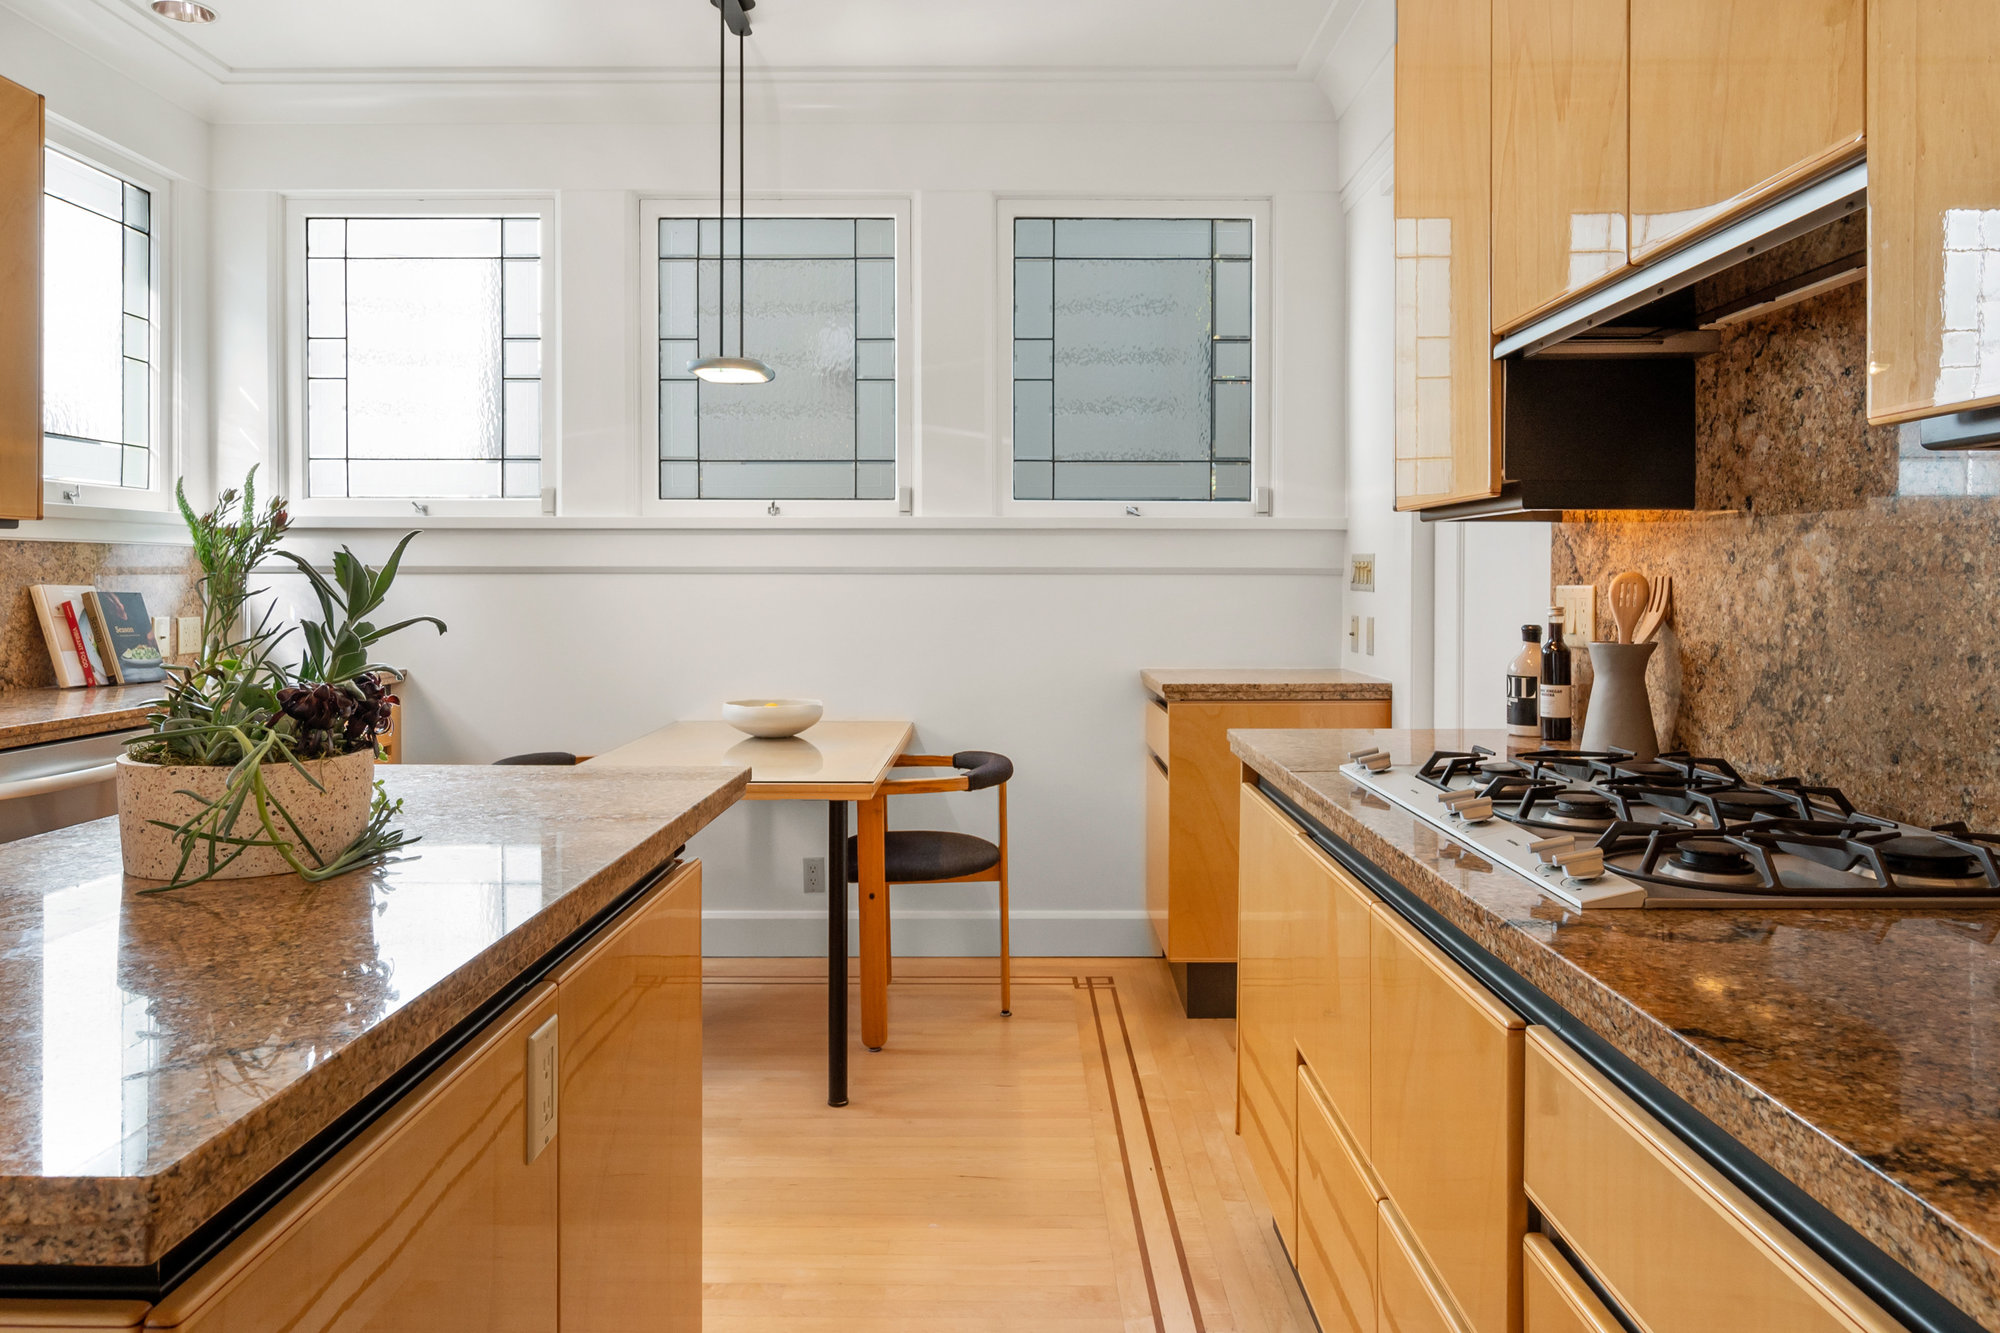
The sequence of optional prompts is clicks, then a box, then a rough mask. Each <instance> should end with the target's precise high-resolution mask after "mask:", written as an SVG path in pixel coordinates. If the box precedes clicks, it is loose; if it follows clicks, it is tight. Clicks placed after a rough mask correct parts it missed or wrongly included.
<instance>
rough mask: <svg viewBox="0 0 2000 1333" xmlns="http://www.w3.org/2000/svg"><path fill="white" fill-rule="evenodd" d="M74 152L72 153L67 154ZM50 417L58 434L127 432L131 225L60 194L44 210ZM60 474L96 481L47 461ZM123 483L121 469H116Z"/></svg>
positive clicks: (96, 436)
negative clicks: (126, 271) (126, 269)
mask: <svg viewBox="0 0 2000 1333" xmlns="http://www.w3.org/2000/svg"><path fill="white" fill-rule="evenodd" d="M65 160H67V159H65ZM44 226H45V228H46V236H45V240H44V250H43V261H42V281H43V289H42V400H43V405H42V421H43V424H44V427H45V429H47V430H49V431H50V432H52V433H54V434H57V435H74V436H78V437H81V438H84V439H92V440H116V439H119V438H121V437H122V436H123V435H124V404H125V397H124V384H125V380H124V375H125V371H124V366H123V364H122V360H123V358H122V355H121V354H122V352H123V350H124V341H125V334H124V329H125V315H124V304H125V303H124V279H123V277H122V276H121V275H122V272H123V264H124V249H123V247H124V241H123V232H124V230H125V229H124V228H123V227H121V226H119V225H118V224H117V223H116V222H113V221H111V220H110V219H108V218H102V217H99V216H97V215H96V214H95V213H91V212H88V211H86V210H84V209H82V208H78V207H77V206H76V205H74V204H69V203H64V202H62V201H60V200H55V199H51V200H49V201H47V207H46V209H45V211H44ZM46 470H47V471H48V472H49V473H50V475H52V476H64V477H70V478H71V479H72V480H77V481H89V480H93V478H91V477H82V476H73V475H72V474H70V473H64V472H59V471H56V470H55V468H54V465H53V464H51V466H50V467H49V468H48V469H46ZM111 477H112V481H113V484H115V483H116V478H117V469H116V467H115V465H114V467H113V468H112V472H111Z"/></svg>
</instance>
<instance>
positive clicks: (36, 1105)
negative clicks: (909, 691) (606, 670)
mask: <svg viewBox="0 0 2000 1333" xmlns="http://www.w3.org/2000/svg"><path fill="white" fill-rule="evenodd" d="M377 772H378V775H379V776H380V777H381V779H382V781H383V783H384V785H385V786H386V788H387V790H388V792H389V794H390V795H391V796H392V797H400V798H401V799H402V800H403V803H404V804H403V824H404V826H405V827H407V828H408V829H409V830H410V831H412V832H414V833H417V834H420V835H422V837H423V841H422V842H420V843H418V844H417V845H416V846H415V847H414V848H412V849H411V854H410V855H409V856H408V857H407V859H405V860H402V861H400V862H397V863H395V864H391V865H382V866H376V867H373V868H370V869H366V870H360V871H356V872H355V873H353V874H350V875H346V876H342V877H341V878H339V879H334V880H329V881H327V882H326V883H324V884H320V885H317V886H309V885H307V884H305V883H304V882H302V881H300V880H298V879H296V878H294V877H291V876H286V877H283V878H267V879H252V880H233V881H223V882H216V883H208V884H199V885H195V886H193V887H191V888H187V889H181V890H177V891H175V892H172V893H162V894H144V893H141V892H139V890H140V889H143V888H145V887H147V882H146V881H141V880H128V879H126V877H125V876H124V874H123V872H122V871H121V870H120V867H119V842H118V826H117V821H116V820H114V819H102V820H97V821H94V822H92V823H88V824H79V825H76V826H74V827H72V828H67V829H62V830H59V831H57V832H54V833H45V834H42V835H40V836H39V837H34V838H28V839H24V840H23V841H20V842H15V843H8V844H6V845H4V846H0V1014H4V1015H5V1022H4V1025H0V1070H5V1071H6V1073H5V1077H4V1078H0V1263H7V1264H77V1265H103V1266H138V1265H145V1264H150V1263H153V1262H155V1261H156V1260H158V1259H159V1258H160V1257H161V1256H162V1255H163V1254H165V1253H166V1252H167V1251H168V1250H169V1249H171V1248H172V1247H173V1246H174V1245H175V1244H176V1243H177V1242H179V1241H181V1240H183V1239H185V1238H186V1237H187V1236H188V1235H189V1233H191V1232H192V1231H193V1230H194V1229H195V1228H196V1227H197V1226H198V1225H199V1224H200V1223H202V1222H204V1221H206V1220H207V1219H208V1218H209V1217H211V1216H213V1215H215V1213H217V1212H218V1211H219V1210H220V1209H221V1208H222V1206H223V1205H224V1204H226V1203H228V1202H229V1200H231V1199H232V1198H234V1197H235V1196H236V1195H238V1194H239V1193H241V1192H242V1191H243V1190H244V1189H246V1188H248V1187H249V1186H251V1185H253V1184H254V1183H255V1182H256V1181H257V1180H259V1179H260V1178H261V1177H263V1176H264V1175H265V1174H266V1173H268V1172H269V1171H270V1170H271V1169H272V1168H273V1167H275V1166H277V1165H278V1163H280V1162H281V1161H283V1160H284V1159H285V1158H286V1157H287V1156H288V1155H289V1154H291V1153H292V1152H294V1151H296V1150H297V1149H298V1148H300V1147H302V1146H304V1145H305V1144H306V1142H307V1141H308V1140H310V1139H311V1138H312V1137H313V1135H314V1134H315V1133H317V1132H318V1131H319V1130H321V1129H323V1128H325V1127H326V1126H327V1125H328V1124H329V1123H330V1122H331V1121H332V1120H333V1119H334V1118H335V1117H336V1116H337V1115H339V1114H340V1113H342V1112H343V1111H346V1110H347V1109H349V1108H350V1107H352V1106H354V1105H356V1104H357V1103H358V1102H359V1101H360V1100H361V1099H362V1098H363V1097H365V1096H366V1095H367V1094H368V1093H369V1092H370V1091H372V1090H373V1089H375V1088H376V1087H378V1086H380V1085H381V1084H382V1083H383V1082H384V1081H385V1080H386V1079H387V1078H389V1076H390V1075H392V1074H394V1073H395V1072H396V1071H397V1070H398V1069H400V1068H401V1067H402V1066H404V1065H406V1064H408V1063H409V1062H410V1060H412V1059H413V1058H415V1057H416V1056H417V1055H418V1054H420V1053H421V1052H422V1051H423V1050H424V1049H425V1048H426V1047H428V1046H429V1045H430V1044H431V1043H432V1042H434V1041H436V1040H437V1039H438V1038H439V1037H442V1036H443V1035H444V1034H445V1033H446V1032H447V1031H449V1030H450V1029H451V1028H452V1027H453V1026H454V1025H455V1024H456V1023H458V1022H459V1021H460V1020H461V1019H463V1018H464V1017H466V1016H467V1015H469V1014H471V1013H472V1012H473V1011H474V1010H476V1009H477V1008H478V1006H479V1005H480V1004H481V1003H482V1002H483V1001H485V1000H487V999H489V998H490V997H492V996H493V995H495V994H497V993H498V992H499V991H500V990H502V989H503V988H504V987H505V986H506V985H507V984H508V983H509V982H511V981H512V980H513V979H514V978H516V977H518V976H519V975H520V974H521V973H522V972H523V971H525V970H526V969H527V968H528V967H529V965H531V964H532V963H534V962H535V961H536V960H537V959H539V958H541V957H542V956H543V955H545V954H546V953H548V951H549V950H550V949H551V948H553V947H554V946H555V945H556V944H558V943H560V942H561V941H562V940H563V939H564V938H566V937H567V936H569V935H570V934H571V933H573V932H574V931H575V930H577V928H578V927H580V926H582V925H583V924H584V923H585V922H587V921H588V920H590V918H591V917H593V916H594V915H596V914H597V913H598V912H600V911H601V910H603V909H604V908H605V907H607V906H609V905H610V904H611V903H613V902H614V901H616V900H617V898H618V897H619V895H621V894H622V893H624V892H625V891H626V890H628V889H630V888H632V887H633V886H634V885H635V884H637V883H638V882H640V881H641V880H642V879H643V878H644V877H645V876H646V875H648V874H650V873H652V872H653V871H654V870H657V869H658V868H659V867H661V866H663V865H665V864H667V862H668V860H669V858H671V857H672V855H673V853H674V852H675V850H676V849H678V848H679V847H680V846H681V845H682V844H683V843H685V842H686V841H687V840H688V838H689V837H691V836H692V835H693V834H694V833H695V832H696V831H697V830H698V829H700V828H702V827H703V826H705V825H706V824H708V823H709V821H711V820H712V819H714V818H715V817H716V816H717V815H718V814H720V813H721V812H722V811H723V810H725V809H727V808H728V807H729V806H730V805H732V804H734V803H735V802H736V800H737V799H738V798H739V797H740V796H741V795H742V793H743V789H744V786H745V784H746V782H747V781H748V779H749V770H747V769H734V768H681V769H666V768H611V769H600V768H507V767H501V768H489V767H475V766H470V765H467V766H454V767H418V766H406V767H386V766H385V767H383V768H380V769H378V770H377Z"/></svg>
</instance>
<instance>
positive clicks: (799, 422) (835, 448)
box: [701, 259, 855, 496]
mask: <svg viewBox="0 0 2000 1333" xmlns="http://www.w3.org/2000/svg"><path fill="white" fill-rule="evenodd" d="M726 267H727V268H728V270H729V272H730V274H731V275H732V276H733V275H734V273H735V268H736V266H735V265H733V264H731V265H727V266H726ZM746 281H747V282H748V284H749V303H748V309H747V310H746V311H745V312H744V338H745V345H746V346H747V347H748V348H749V350H750V353H751V354H752V355H754V356H758V357H761V358H763V359H764V361H766V362H767V363H769V364H770V365H771V367H772V368H773V369H775V370H776V371H777V372H778V375H777V378H776V379H774V380H772V381H771V382H770V383H769V384H704V385H702V386H701V456H702V458H703V460H704V461H706V460H711V459H771V460H776V459H834V458H843V459H850V460H851V459H852V458H853V457H854V403H855V397H854V264H853V261H850V260H840V261H834V260H825V259H763V260H753V261H751V262H750V264H749V266H748V269H747V272H746ZM712 299H713V292H712V289H704V291H703V292H702V302H703V306H704V310H703V318H704V321H706V320H707V318H708V315H709V311H708V310H707V308H706V307H707V305H708V303H709V302H710V301H711V300H712ZM730 313H731V314H732V315H733V314H734V313H735V310H734V309H733V308H732V309H731V311H730ZM730 323H731V324H732V325H734V323H735V321H734V320H733V319H732V320H731V321H730ZM729 333H730V337H729V343H730V347H731V350H732V352H733V351H734V347H735V333H736V330H735V329H734V328H733V327H732V328H731V329H730V330H729ZM800 475H805V474H800ZM757 489H758V490H759V493H761V491H762V490H763V489H766V488H757ZM850 489H851V487H850ZM712 493H713V488H712V487H710V486H709V485H708V484H707V481H706V474H704V481H703V485H702V494H703V495H704V496H706V495H710V494H712ZM776 494H779V495H783V494H785V492H782V491H780V492H776ZM814 494H815V495H817V494H818V492H815V493H814Z"/></svg>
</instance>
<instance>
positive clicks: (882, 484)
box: [854, 463, 896, 500]
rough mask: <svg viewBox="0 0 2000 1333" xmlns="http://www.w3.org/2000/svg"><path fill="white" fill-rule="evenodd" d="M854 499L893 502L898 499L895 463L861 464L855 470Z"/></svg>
mask: <svg viewBox="0 0 2000 1333" xmlns="http://www.w3.org/2000/svg"><path fill="white" fill-rule="evenodd" d="M854 498H855V499H857V500H893V499H895V498H896V465H895V464H894V463H859V464H856V465H855V468H854Z"/></svg>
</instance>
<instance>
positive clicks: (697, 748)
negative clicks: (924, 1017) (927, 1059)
mask: <svg viewBox="0 0 2000 1333" xmlns="http://www.w3.org/2000/svg"><path fill="white" fill-rule="evenodd" d="M915 734H916V728H915V726H914V725H913V724H911V723H909V722H846V721H831V722H830V721H821V722H817V723H815V724H813V725H812V726H811V727H808V728H807V729H806V730H804V731H802V732H800V733H799V734H798V735H796V736H786V737H758V736H749V735H745V734H744V733H743V732H741V731H738V730H737V729H736V728H735V727H733V726H731V725H730V724H729V723H727V722H673V723H669V724H668V725H666V726H664V727H661V728H660V729H659V730H657V731H652V732H649V733H647V734H646V735H644V736H641V737H639V738H638V739H637V740H634V741H629V742H627V743H626V744H624V745H621V746H619V747H618V748H616V749H614V750H607V751H605V752H604V753H603V754H600V755H596V756H593V757H592V758H590V759H587V760H585V761H584V762H585V763H587V764H592V765H629V766H635V767H650V768H708V767H715V766H724V767H737V768H748V769H749V770H750V785H749V786H748V788H747V789H746V790H745V792H744V799H745V800H750V801H825V802H826V803H827V829H826V871H827V885H828V892H827V901H826V1041H827V1049H826V1078H827V1090H826V1101H827V1105H829V1106H845V1105H847V1029H848V1015H847V984H848V983H847V956H848V946H847V885H848V883H849V878H848V867H847V838H848V833H847V826H848V811H847V807H848V806H849V805H850V804H852V805H854V806H856V807H857V808H858V810H859V814H858V817H857V818H856V820H855V824H856V834H855V859H856V861H857V862H858V865H857V866H856V867H855V874H854V877H853V882H854V884H855V886H856V897H857V903H858V905H859V908H860V933H861V940H860V955H861V959H860V963H861V1043H862V1045H864V1046H866V1047H868V1049H870V1050H873V1051H879V1050H881V1049H882V1047H883V1046H884V1045H886V1044H887V1042H888V1039H889V893H888V884H887V879H886V874H885V870H886V863H885V859H884V857H885V839H886V835H887V831H888V823H889V821H888V801H887V798H886V796H885V795H884V793H883V786H884V784H885V783H886V782H887V781H888V778H889V770H890V769H891V768H893V767H895V764H896V760H897V758H898V757H899V756H901V755H902V754H903V753H904V752H905V751H906V750H908V749H909V747H910V741H911V739H912V738H913V737H914V736H915Z"/></svg>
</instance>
